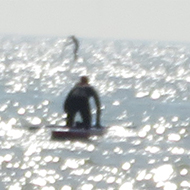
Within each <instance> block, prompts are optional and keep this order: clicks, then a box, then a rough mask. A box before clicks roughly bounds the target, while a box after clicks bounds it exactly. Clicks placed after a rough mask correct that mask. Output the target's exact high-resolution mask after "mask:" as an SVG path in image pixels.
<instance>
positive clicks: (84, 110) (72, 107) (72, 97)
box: [64, 76, 101, 129]
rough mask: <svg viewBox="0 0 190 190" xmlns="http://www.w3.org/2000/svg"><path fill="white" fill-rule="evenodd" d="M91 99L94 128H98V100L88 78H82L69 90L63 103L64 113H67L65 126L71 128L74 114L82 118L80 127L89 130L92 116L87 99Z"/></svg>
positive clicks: (99, 112)
mask: <svg viewBox="0 0 190 190" xmlns="http://www.w3.org/2000/svg"><path fill="white" fill-rule="evenodd" d="M91 97H93V98H94V100H95V104H96V108H97V111H96V126H97V127H100V114H101V110H100V99H99V96H98V94H97V92H96V90H95V89H94V88H93V87H92V86H91V85H90V84H89V82H88V77H87V76H82V77H81V78H80V81H79V82H78V83H77V84H76V85H75V86H74V87H73V88H72V89H71V91H70V92H69V94H68V95H67V97H66V100H65V102H64V111H65V112H66V113H67V119H66V125H67V126H69V127H73V125H74V119H75V116H76V113H77V112H79V113H80V115H81V117H82V126H84V127H85V128H86V129H89V128H90V127H91V124H92V116H91V109H90V103H89V99H90V98H91Z"/></svg>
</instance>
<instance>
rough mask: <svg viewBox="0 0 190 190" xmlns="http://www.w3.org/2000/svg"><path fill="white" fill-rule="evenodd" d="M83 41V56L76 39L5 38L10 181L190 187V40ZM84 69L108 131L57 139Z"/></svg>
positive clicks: (5, 156) (89, 189)
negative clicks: (75, 50) (54, 128)
mask: <svg viewBox="0 0 190 190" xmlns="http://www.w3.org/2000/svg"><path fill="white" fill-rule="evenodd" d="M79 40H80V48H79V52H78V55H79V57H78V59H77V60H76V61H75V60H74V56H73V45H72V44H69V42H68V39H67V38H61V37H59V38H51V37H30V38H29V37H18V36H16V37H14V36H9V37H3V36H2V37H1V38H0V79H1V80H0V90H1V96H0V168H1V170H0V189H1V190H4V189H8V190H33V189H37V190H38V189H39V190H115V189H118V190H126V189H127V190H147V189H151V190H157V189H158V190H177V189H184V190H185V189H189V188H190V180H189V176H190V148H189V144H190V140H189V137H190V134H189V123H190V44H181V43H169V42H167V43H161V42H140V41H127V40H100V39H99V40H97V39H79ZM81 75H88V76H89V79H90V83H91V85H93V86H94V87H95V89H96V90H97V91H98V93H99V96H100V98H101V109H102V117H101V123H102V125H103V126H105V127H107V133H106V134H105V135H103V136H101V137H92V138H90V139H88V140H79V139H76V140H63V141H56V140H52V139H51V131H48V130H47V129H45V126H46V125H50V124H58V125H64V124H65V117H66V115H65V113H64V112H63V108H62V106H63V102H64V99H65V97H66V95H67V93H68V92H69V90H70V89H71V88H72V86H74V84H75V83H76V82H78V79H79V77H80V76H81ZM91 105H92V113H93V120H94V118H95V113H96V109H95V106H94V102H93V100H91ZM77 117H78V118H77V119H80V116H77ZM30 126H37V127H38V129H36V130H29V127H30Z"/></svg>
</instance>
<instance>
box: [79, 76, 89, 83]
mask: <svg viewBox="0 0 190 190" xmlns="http://www.w3.org/2000/svg"><path fill="white" fill-rule="evenodd" d="M80 82H81V84H88V77H87V76H81V78H80Z"/></svg>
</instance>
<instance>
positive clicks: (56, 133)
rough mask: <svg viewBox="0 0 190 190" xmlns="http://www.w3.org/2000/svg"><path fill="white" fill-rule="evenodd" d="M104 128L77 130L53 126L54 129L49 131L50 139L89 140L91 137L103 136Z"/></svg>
mask: <svg viewBox="0 0 190 190" xmlns="http://www.w3.org/2000/svg"><path fill="white" fill-rule="evenodd" d="M105 132H106V128H105V127H100V128H95V127H92V128H90V129H83V128H81V129H78V128H68V127H67V126H65V127H60V128H58V127H57V126H55V129H53V130H52V131H51V137H52V139H65V138H73V139H74V138H89V137H91V136H102V135H103V134H105Z"/></svg>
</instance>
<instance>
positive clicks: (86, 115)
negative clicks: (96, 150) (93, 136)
mask: <svg viewBox="0 0 190 190" xmlns="http://www.w3.org/2000/svg"><path fill="white" fill-rule="evenodd" d="M80 114H81V117H82V120H83V124H84V126H85V128H86V129H89V128H90V127H91V122H92V121H91V120H92V118H91V112H90V107H89V105H88V104H84V105H83V107H82V108H81V109H80Z"/></svg>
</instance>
